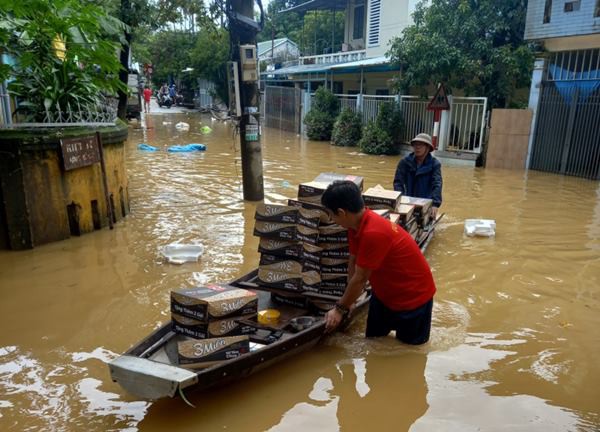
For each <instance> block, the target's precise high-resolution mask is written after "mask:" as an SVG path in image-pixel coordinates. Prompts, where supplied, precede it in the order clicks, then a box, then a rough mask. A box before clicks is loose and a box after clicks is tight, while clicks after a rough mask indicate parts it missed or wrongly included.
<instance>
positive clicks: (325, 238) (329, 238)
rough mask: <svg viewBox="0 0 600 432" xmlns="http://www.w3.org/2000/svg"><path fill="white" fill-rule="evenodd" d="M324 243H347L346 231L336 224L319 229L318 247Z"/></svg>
mask: <svg viewBox="0 0 600 432" xmlns="http://www.w3.org/2000/svg"><path fill="white" fill-rule="evenodd" d="M324 243H348V230H347V229H346V228H344V227H342V226H340V225H337V224H334V225H327V226H321V227H319V246H321V244H324ZM321 247H322V246H321Z"/></svg>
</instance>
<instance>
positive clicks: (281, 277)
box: [257, 267, 321, 291]
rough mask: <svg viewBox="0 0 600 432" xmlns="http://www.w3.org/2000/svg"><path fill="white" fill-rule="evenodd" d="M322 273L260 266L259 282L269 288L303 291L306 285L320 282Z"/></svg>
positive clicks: (309, 285)
mask: <svg viewBox="0 0 600 432" xmlns="http://www.w3.org/2000/svg"><path fill="white" fill-rule="evenodd" d="M320 282H321V275H320V274H319V273H318V272H316V271H307V272H301V273H288V272H284V271H278V270H272V269H266V268H260V267H259V268H258V278H257V283H258V285H260V286H264V287H268V288H276V289H283V290H289V291H302V290H303V289H304V287H305V286H306V287H311V286H315V285H318V284H320Z"/></svg>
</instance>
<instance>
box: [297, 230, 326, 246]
mask: <svg viewBox="0 0 600 432" xmlns="http://www.w3.org/2000/svg"><path fill="white" fill-rule="evenodd" d="M319 235H320V233H319V229H318V228H309V227H306V226H303V225H297V226H296V240H299V241H301V242H305V243H309V244H311V245H315V246H316V245H317V244H318V243H319Z"/></svg>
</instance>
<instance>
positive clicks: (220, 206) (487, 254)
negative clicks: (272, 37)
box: [0, 114, 600, 431]
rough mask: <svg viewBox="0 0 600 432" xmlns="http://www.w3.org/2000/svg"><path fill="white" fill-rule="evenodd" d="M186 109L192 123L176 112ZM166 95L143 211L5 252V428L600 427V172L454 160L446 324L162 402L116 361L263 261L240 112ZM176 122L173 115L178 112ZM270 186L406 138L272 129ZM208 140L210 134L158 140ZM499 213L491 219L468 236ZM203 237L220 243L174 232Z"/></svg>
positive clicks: (340, 343)
mask: <svg viewBox="0 0 600 432" xmlns="http://www.w3.org/2000/svg"><path fill="white" fill-rule="evenodd" d="M181 120H184V121H187V122H189V123H190V124H191V125H192V128H191V130H190V131H189V132H183V133H178V132H177V131H176V129H175V123H176V122H178V121H181ZM200 121H204V122H206V123H208V124H211V123H210V119H208V118H206V117H200V116H199V115H185V114H178V115H170V116H168V115H165V116H161V115H155V116H150V117H149V119H148V126H149V128H148V129H145V130H144V129H139V128H135V127H133V126H132V129H131V133H130V140H129V142H128V145H127V152H128V159H127V163H128V172H129V179H130V186H129V192H130V195H131V214H130V216H128V218H127V219H126V221H124V222H122V223H119V224H117V225H116V228H115V230H114V231H109V230H108V229H106V230H103V231H100V232H96V233H94V234H90V235H86V236H83V237H81V238H74V239H71V240H69V241H64V242H60V243H56V244H51V245H46V246H43V247H40V248H37V249H35V250H33V251H24V252H10V253H8V252H0V286H1V288H0V430H2V431H12V430H14V431H22V430H44V431H46V430H53V431H54V430H59V431H62V430H64V431H83V430H85V431H89V430H98V431H104V430H131V431H134V430H142V431H165V430H206V431H214V430H229V431H241V430H243V431H265V430H270V431H298V430H311V431H336V430H342V431H363V430H378V431H403V430H408V429H410V430H412V431H432V430H444V431H465V430H466V431H470V430H487V431H495V430H511V431H513V430H521V431H538V430H539V431H548V430H552V431H554V430H556V431H564V430H573V431H576V430H577V431H592V430H598V428H600V390H599V389H600V369H599V368H598V358H600V335H599V332H598V329H599V328H600V314H599V309H600V288H599V286H600V189H599V184H598V183H597V182H590V181H584V180H579V179H574V178H564V177H559V176H554V175H547V174H543V173H535V172H532V173H529V174H528V175H523V173H519V172H509V171H494V170H478V169H472V168H464V167H455V166H448V165H445V166H444V182H445V185H444V199H445V202H444V205H443V207H442V210H443V211H444V212H445V213H446V215H445V217H444V219H443V224H442V226H441V227H440V229H439V232H438V235H437V236H436V238H435V239H434V241H433V242H432V243H431V245H430V248H429V250H428V253H427V256H428V259H429V262H430V264H431V266H432V268H433V271H434V273H435V279H436V282H437V286H438V295H437V297H436V303H435V309H434V323H433V331H432V340H431V342H430V343H429V344H428V345H427V346H424V347H419V348H408V347H405V346H401V345H398V344H397V343H396V342H395V341H394V340H391V339H384V340H377V341H366V340H364V339H363V338H362V337H361V332H362V330H363V329H364V319H363V320H362V321H359V322H357V323H356V324H355V325H354V326H353V327H352V328H351V329H350V331H349V332H348V333H346V334H341V335H336V336H334V337H332V338H331V339H329V340H328V342H326V343H325V344H323V345H320V346H319V347H318V348H317V349H314V350H312V351H311V352H308V353H305V354H302V355H300V356H298V357H297V358H294V359H290V360H289V361H286V362H284V363H282V364H280V365H278V366H276V367H273V368H272V369H270V370H268V371H265V372H262V373H259V374H257V375H255V376H253V377H250V378H248V379H245V380H243V381H241V382H239V383H236V384H234V385H231V386H228V387H226V388H224V389H219V390H215V391H213V392H211V393H209V394H195V395H194V394H192V395H189V398H190V400H191V401H192V402H193V403H194V404H195V405H196V406H197V408H196V409H192V408H189V407H187V406H186V405H184V404H183V403H182V401H181V400H167V401H161V402H157V403H149V402H146V401H140V400H136V399H135V398H134V397H132V396H130V395H127V394H125V393H124V392H123V391H122V390H121V389H120V388H119V387H118V385H116V384H114V383H112V382H111V381H110V379H109V376H108V371H107V367H106V365H105V362H106V361H108V360H109V359H111V358H113V357H114V356H115V355H116V354H117V353H120V352H122V351H124V350H126V349H127V348H128V347H129V345H130V344H132V343H133V342H135V341H137V340H139V339H140V338H142V337H144V336H145V335H146V334H147V333H149V332H150V331H151V330H153V329H154V328H156V327H157V326H158V325H160V323H161V322H163V321H165V320H166V319H168V302H169V299H168V292H169V290H170V289H171V288H176V287H181V286H188V285H193V284H201V283H205V282H218V281H228V280H231V279H233V278H235V277H236V276H239V275H241V274H243V273H244V272H247V271H249V270H250V269H252V268H253V267H255V266H256V264H257V261H258V254H257V253H256V252H255V251H256V246H257V240H256V238H254V237H253V236H252V227H253V221H252V216H253V211H254V206H253V204H250V203H245V202H244V201H243V200H242V199H241V196H242V194H241V186H240V184H241V165H240V161H239V158H240V153H239V148H238V146H237V145H236V144H234V140H233V137H232V131H231V130H230V129H229V127H228V126H227V125H222V124H211V126H212V127H213V128H214V132H213V133H212V134H210V135H205V136H203V135H201V133H200V131H199V128H200V126H201V125H200V124H199V122H200ZM163 122H170V124H163ZM265 132H266V134H265V136H264V153H263V156H264V169H265V190H266V195H267V198H269V199H271V200H273V201H276V200H277V199H278V198H279V196H290V197H291V196H293V195H294V193H295V189H296V187H297V185H298V182H300V181H304V180H310V179H312V178H313V177H314V176H315V175H317V174H318V173H319V172H322V171H338V172H347V173H356V174H360V175H362V176H364V177H365V179H366V186H373V185H375V184H377V183H381V184H383V185H386V186H390V184H391V180H392V177H393V173H394V168H395V165H396V162H397V158H395V157H370V156H362V155H357V154H356V153H354V152H353V149H340V148H334V147H331V146H329V145H327V144H322V143H308V142H302V141H301V140H300V139H299V138H298V137H296V136H294V135H289V134H286V133H281V132H279V131H273V130H267V131H265ZM141 142H148V143H150V144H153V145H156V146H159V147H160V148H161V149H162V150H164V148H165V147H166V146H167V145H170V144H183V143H190V142H201V143H205V144H207V146H208V150H207V151H206V152H205V153H199V154H169V153H166V152H165V151H160V152H156V153H144V152H140V151H138V150H137V149H136V147H137V144H139V143H141ZM472 217H477V218H493V219H496V221H497V236H496V238H493V239H483V238H477V239H472V238H468V237H465V236H464V234H463V222H464V219H466V218H472ZM173 241H182V242H194V241H199V242H201V243H203V244H204V245H205V246H206V252H205V255H204V256H203V258H202V259H201V260H200V261H199V262H198V263H194V264H185V265H182V266H175V265H169V264H167V263H165V262H164V261H163V260H162V259H161V257H160V254H159V248H160V247H161V246H162V245H164V244H167V243H169V242H173Z"/></svg>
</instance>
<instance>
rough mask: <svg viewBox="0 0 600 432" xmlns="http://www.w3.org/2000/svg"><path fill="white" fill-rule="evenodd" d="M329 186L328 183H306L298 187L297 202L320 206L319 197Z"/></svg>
mask: <svg viewBox="0 0 600 432" xmlns="http://www.w3.org/2000/svg"><path fill="white" fill-rule="evenodd" d="M327 186H329V183H328V182H316V181H312V182H307V183H300V184H299V185H298V201H302V202H307V203H313V204H321V197H322V196H323V193H324V192H325V189H327Z"/></svg>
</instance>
